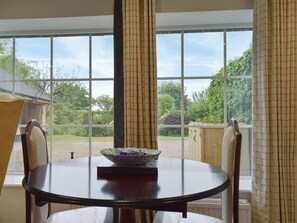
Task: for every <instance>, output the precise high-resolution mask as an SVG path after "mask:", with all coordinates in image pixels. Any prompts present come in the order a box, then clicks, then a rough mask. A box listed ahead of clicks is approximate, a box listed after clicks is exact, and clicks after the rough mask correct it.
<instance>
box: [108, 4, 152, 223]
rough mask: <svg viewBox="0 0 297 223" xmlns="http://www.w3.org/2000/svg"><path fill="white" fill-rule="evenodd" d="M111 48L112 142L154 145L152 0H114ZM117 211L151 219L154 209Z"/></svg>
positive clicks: (132, 217) (142, 219)
mask: <svg viewBox="0 0 297 223" xmlns="http://www.w3.org/2000/svg"><path fill="white" fill-rule="evenodd" d="M114 49H115V53H114V54H115V60H114V62H115V79H114V82H115V83H114V101H115V102H114V111H115V112H114V116H115V117H114V146H115V147H136V148H149V149H157V65H156V64H157V62H156V24H155V0H115V5H114ZM120 213H121V214H120V215H121V218H122V219H125V220H127V221H129V222H132V221H133V222H137V223H146V222H147V223H151V222H152V221H153V217H154V214H155V211H149V210H131V209H123V208H122V209H121V212H120ZM123 221H124V220H123Z"/></svg>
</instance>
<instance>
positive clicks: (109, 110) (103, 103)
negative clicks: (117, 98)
mask: <svg viewBox="0 0 297 223" xmlns="http://www.w3.org/2000/svg"><path fill="white" fill-rule="evenodd" d="M94 105H95V106H98V110H97V111H96V112H95V113H96V114H100V115H97V119H96V122H95V123H96V124H111V123H112V121H113V98H112V97H110V96H109V95H101V96H99V97H97V98H96V99H95V100H94ZM99 117H100V118H99Z"/></svg>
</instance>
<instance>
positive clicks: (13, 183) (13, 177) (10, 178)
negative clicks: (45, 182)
mask: <svg viewBox="0 0 297 223" xmlns="http://www.w3.org/2000/svg"><path fill="white" fill-rule="evenodd" d="M23 178H24V175H23V174H7V175H6V177H5V179H4V185H3V186H4V187H22V180H23Z"/></svg>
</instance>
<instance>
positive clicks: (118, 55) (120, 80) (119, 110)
mask: <svg viewBox="0 0 297 223" xmlns="http://www.w3.org/2000/svg"><path fill="white" fill-rule="evenodd" d="M113 40H114V44H113V45H114V147H116V148H121V147H124V67H123V62H124V61H123V13H122V0H114V19H113Z"/></svg>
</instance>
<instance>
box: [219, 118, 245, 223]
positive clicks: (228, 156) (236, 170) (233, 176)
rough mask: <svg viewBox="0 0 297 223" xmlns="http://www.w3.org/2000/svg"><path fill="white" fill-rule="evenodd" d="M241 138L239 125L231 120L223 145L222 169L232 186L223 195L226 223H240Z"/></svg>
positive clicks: (223, 215)
mask: <svg viewBox="0 0 297 223" xmlns="http://www.w3.org/2000/svg"><path fill="white" fill-rule="evenodd" d="M241 138H242V135H241V133H240V131H239V127H238V123H237V121H235V120H231V121H230V122H229V123H228V127H227V129H226V131H225V133H224V137H223V143H222V169H223V170H224V171H226V172H227V174H228V176H229V178H230V186H229V187H228V188H227V190H225V191H223V193H222V217H223V222H224V223H231V222H232V217H233V223H239V216H238V214H239V204H238V202H239V176H240V154H241Z"/></svg>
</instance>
